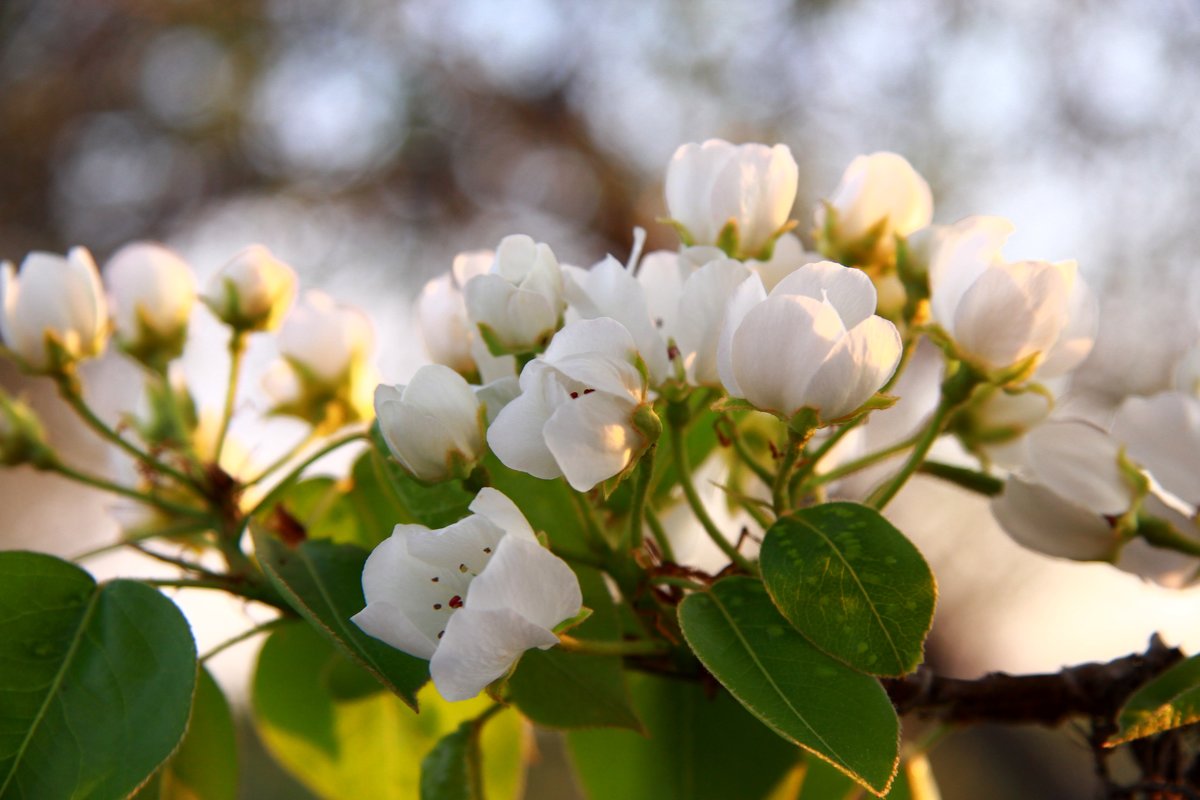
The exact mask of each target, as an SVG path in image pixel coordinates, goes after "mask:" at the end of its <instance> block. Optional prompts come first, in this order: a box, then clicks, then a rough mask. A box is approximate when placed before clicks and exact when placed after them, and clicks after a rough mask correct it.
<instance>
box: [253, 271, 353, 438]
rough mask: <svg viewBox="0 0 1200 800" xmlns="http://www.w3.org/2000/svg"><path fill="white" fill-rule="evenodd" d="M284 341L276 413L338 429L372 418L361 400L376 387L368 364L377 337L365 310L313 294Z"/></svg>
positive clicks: (283, 333) (271, 387)
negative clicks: (337, 427) (364, 312)
mask: <svg viewBox="0 0 1200 800" xmlns="http://www.w3.org/2000/svg"><path fill="white" fill-rule="evenodd" d="M278 342H279V352H280V354H281V355H282V356H283V361H284V363H283V364H280V365H279V366H276V367H273V368H272V371H271V372H269V373H268V377H267V390H268V392H269V393H270V394H271V395H273V396H274V397H275V398H276V400H277V401H278V406H277V407H276V409H275V411H276V413H284V414H291V415H293V416H299V417H301V418H302V419H306V420H309V421H310V422H313V423H315V424H322V423H327V424H333V425H334V426H335V427H336V426H337V425H340V424H343V423H346V422H353V421H356V420H358V419H363V418H365V417H367V416H369V414H370V402H369V401H367V402H365V403H363V402H359V400H363V399H365V395H366V393H367V392H369V391H370V387H371V386H373V385H374V382H375V381H374V377H373V373H372V372H371V369H370V364H369V363H368V356H369V354H370V351H371V347H372V345H373V343H374V335H373V334H372V332H371V323H370V322H369V321H368V320H367V318H366V316H365V315H364V314H363V313H362V312H361V311H359V310H357V309H354V308H349V307H347V306H342V305H339V304H337V303H335V302H334V300H333V298H331V297H330V296H329V295H327V294H325V293H324V292H318V291H310V292H307V293H305V295H304V300H303V302H301V303H300V305H298V306H297V307H296V309H295V310H294V311H293V312H292V314H291V315H290V316H289V317H288V318H287V321H286V322H285V323H284V324H283V327H282V328H281V329H280V331H279V338H278Z"/></svg>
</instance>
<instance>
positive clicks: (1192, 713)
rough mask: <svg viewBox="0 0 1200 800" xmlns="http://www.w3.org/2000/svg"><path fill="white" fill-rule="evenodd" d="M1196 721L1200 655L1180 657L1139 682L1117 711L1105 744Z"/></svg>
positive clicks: (1198, 716)
mask: <svg viewBox="0 0 1200 800" xmlns="http://www.w3.org/2000/svg"><path fill="white" fill-rule="evenodd" d="M1194 722H1200V655H1196V656H1192V657H1191V658H1189V659H1186V660H1184V661H1180V662H1179V663H1178V664H1176V665H1175V666H1173V667H1171V668H1170V669H1169V670H1167V671H1166V672H1164V673H1163V674H1161V675H1159V676H1158V677H1157V678H1155V679H1154V680H1152V681H1150V682H1149V683H1147V684H1145V685H1144V686H1142V687H1141V688H1140V689H1138V690H1137V691H1136V692H1134V693H1133V696H1132V697H1130V698H1129V699H1128V700H1126V701H1125V705H1124V707H1122V708H1121V712H1120V713H1119V714H1118V715H1117V732H1116V733H1115V734H1113V736H1112V738H1110V739H1109V740H1108V741H1107V742H1105V743H1104V744H1105V746H1106V747H1115V746H1116V745H1119V744H1124V743H1125V742H1131V741H1133V740H1134V739H1141V738H1142V737H1144V736H1152V735H1154V734H1156V733H1162V732H1163V731H1169V730H1171V729H1172V728H1182V727H1183V726H1184V725H1191V724H1192V723H1194Z"/></svg>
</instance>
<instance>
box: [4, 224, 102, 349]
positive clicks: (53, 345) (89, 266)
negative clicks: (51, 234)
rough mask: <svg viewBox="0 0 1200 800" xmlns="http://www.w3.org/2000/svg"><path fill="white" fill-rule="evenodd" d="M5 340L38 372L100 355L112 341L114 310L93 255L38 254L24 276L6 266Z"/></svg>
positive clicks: (74, 251)
mask: <svg viewBox="0 0 1200 800" xmlns="http://www.w3.org/2000/svg"><path fill="white" fill-rule="evenodd" d="M0 307H2V311H0V334H2V335H3V339H4V344H5V346H6V347H8V349H9V350H11V351H12V352H13V353H14V354H15V355H16V356H17V357H18V358H19V359H21V361H22V362H23V363H24V365H25V366H26V367H27V368H29V369H32V370H34V371H38V372H46V371H50V370H54V369H57V368H59V367H60V366H62V362H63V361H68V362H69V361H75V360H78V359H83V358H89V357H91V356H96V355H99V354H100V353H101V352H102V351H103V350H104V345H105V343H106V341H107V338H108V305H107V302H106V301H105V298H104V291H103V289H102V288H101V285H100V275H99V273H98V272H97V270H96V262H95V261H93V260H92V254H91V253H89V252H88V251H87V249H86V248H83V247H73V248H71V250H70V251H69V252H68V253H67V257H66V258H63V257H62V256H59V255H55V254H53V253H42V252H33V253H30V254H29V255H27V256H26V257H25V260H24V261H23V262H22V263H21V271H20V273H18V272H17V271H16V269H15V268H14V267H13V265H12V263H11V262H7V261H6V262H4V263H3V264H0Z"/></svg>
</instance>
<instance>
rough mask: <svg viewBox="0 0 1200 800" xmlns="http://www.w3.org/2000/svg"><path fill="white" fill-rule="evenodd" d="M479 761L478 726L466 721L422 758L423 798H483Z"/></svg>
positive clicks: (473, 799) (454, 799) (465, 799)
mask: <svg viewBox="0 0 1200 800" xmlns="http://www.w3.org/2000/svg"><path fill="white" fill-rule="evenodd" d="M479 762H480V756H479V726H478V725H476V724H475V723H474V722H464V723H463V724H462V725H459V726H458V730H456V731H455V732H454V733H452V734H450V735H449V736H445V737H443V738H442V740H441V741H440V742H438V743H437V745H435V746H434V748H433V749H432V750H430V751H429V755H427V756H425V760H424V761H422V762H421V800H483V795H482V792H480V791H478V773H479Z"/></svg>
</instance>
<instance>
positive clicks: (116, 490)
mask: <svg viewBox="0 0 1200 800" xmlns="http://www.w3.org/2000/svg"><path fill="white" fill-rule="evenodd" d="M42 468H43V469H45V470H47V471H50V472H57V473H58V474H59V475H62V476H63V477H64V478H70V479H71V480H73V481H75V482H77V483H82V484H84V485H85V486H91V487H92V488H94V489H100V490H101V491H105V492H110V493H112V494H117V495H120V496H122V497H128V498H130V499H132V500H137V501H138V502H139V503H145V504H146V505H150V506H154V507H155V508H157V509H159V510H160V511H165V512H166V513H168V514H174V515H175V516H179V517H191V518H193V519H198V520H199V519H203V520H209V519H210V517H209V515H208V512H206V511H203V510H201V509H198V508H192V507H190V506H184V505H179V504H178V503H172V502H171V501H170V500H163V499H162V498H161V497H156V496H154V495H152V494H147V493H145V492H140V491H138V490H137V489H131V488H129V487H128V486H122V485H121V484H119V483H113V482H112V481H109V480H105V479H104V478H99V477H97V476H95V475H88V474H87V473H85V472H80V471H79V470H77V469H75V468H73V467H68V466H67V465H66V464H64V463H62V462H61V461H58V460H55V461H53V462H51V463H49V464H46V465H44V466H43V467H42Z"/></svg>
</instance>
